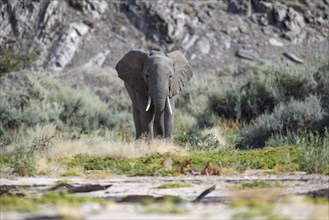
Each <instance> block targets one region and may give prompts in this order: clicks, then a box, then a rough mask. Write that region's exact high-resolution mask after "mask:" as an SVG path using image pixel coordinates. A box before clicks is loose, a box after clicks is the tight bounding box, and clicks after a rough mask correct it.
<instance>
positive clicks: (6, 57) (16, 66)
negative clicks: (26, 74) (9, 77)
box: [0, 47, 38, 77]
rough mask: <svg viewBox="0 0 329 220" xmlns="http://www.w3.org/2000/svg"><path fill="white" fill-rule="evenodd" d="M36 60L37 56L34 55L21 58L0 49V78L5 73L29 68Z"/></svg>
mask: <svg viewBox="0 0 329 220" xmlns="http://www.w3.org/2000/svg"><path fill="white" fill-rule="evenodd" d="M37 58H38V55H37V54H36V53H32V54H30V55H29V56H23V55H20V54H17V53H15V52H13V50H10V49H6V48H4V47H0V77H1V76H4V75H5V74H6V73H10V72H14V71H19V70H21V69H24V68H30V67H31V66H32V63H33V62H34V61H35V60H36V59H37Z"/></svg>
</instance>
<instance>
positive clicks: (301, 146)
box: [266, 130, 329, 174]
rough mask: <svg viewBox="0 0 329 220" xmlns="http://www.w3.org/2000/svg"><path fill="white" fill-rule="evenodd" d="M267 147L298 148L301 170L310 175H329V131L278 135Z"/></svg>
mask: <svg viewBox="0 0 329 220" xmlns="http://www.w3.org/2000/svg"><path fill="white" fill-rule="evenodd" d="M266 145H267V146H272V147H281V146H296V147H297V160H296V162H297V163H298V165H299V168H300V170H303V171H305V172H308V173H322V174H329V131H328V130H327V131H325V132H324V133H323V135H320V134H318V133H315V134H314V133H311V132H309V133H305V132H299V133H296V132H289V133H288V134H287V135H281V134H276V135H274V136H272V137H271V138H269V140H268V141H267V142H266Z"/></svg>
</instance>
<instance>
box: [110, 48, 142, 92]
mask: <svg viewBox="0 0 329 220" xmlns="http://www.w3.org/2000/svg"><path fill="white" fill-rule="evenodd" d="M146 59H147V53H144V52H142V51H138V50H131V51H129V52H128V53H127V54H126V55H124V57H122V58H121V60H120V61H119V62H118V64H117V65H116V66H115V69H116V70H117V72H118V76H119V78H120V79H122V80H123V81H125V83H127V84H128V85H130V86H131V87H132V88H133V89H134V90H136V91H137V92H139V93H141V94H144V95H147V88H146V83H145V81H144V79H143V68H144V63H145V61H146Z"/></svg>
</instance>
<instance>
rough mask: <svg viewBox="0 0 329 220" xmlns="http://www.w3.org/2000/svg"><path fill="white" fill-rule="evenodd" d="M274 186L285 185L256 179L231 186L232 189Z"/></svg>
mask: <svg viewBox="0 0 329 220" xmlns="http://www.w3.org/2000/svg"><path fill="white" fill-rule="evenodd" d="M272 187H285V186H284V185H282V184H281V183H279V182H274V183H273V182H269V181H264V180H254V181H251V182H247V183H242V184H239V185H236V186H231V187H229V189H231V190H242V189H254V188H272Z"/></svg>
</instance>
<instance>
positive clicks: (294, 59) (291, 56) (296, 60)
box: [283, 52, 304, 63]
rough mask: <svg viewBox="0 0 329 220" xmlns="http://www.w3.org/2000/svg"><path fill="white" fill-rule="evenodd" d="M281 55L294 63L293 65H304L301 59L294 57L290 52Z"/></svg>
mask: <svg viewBox="0 0 329 220" xmlns="http://www.w3.org/2000/svg"><path fill="white" fill-rule="evenodd" d="M283 55H284V56H285V57H287V58H288V59H289V60H291V61H293V62H295V63H304V60H302V59H301V58H299V57H298V56H296V55H295V54H293V53H290V52H284V53H283Z"/></svg>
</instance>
